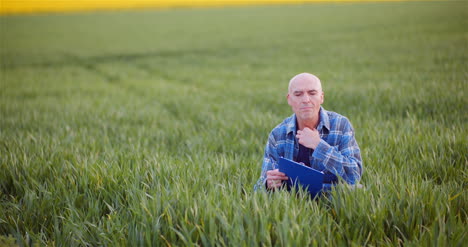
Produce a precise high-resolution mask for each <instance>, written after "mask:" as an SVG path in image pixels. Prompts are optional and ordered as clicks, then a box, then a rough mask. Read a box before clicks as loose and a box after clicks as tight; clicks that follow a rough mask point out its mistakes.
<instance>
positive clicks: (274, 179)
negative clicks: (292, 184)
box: [266, 169, 288, 190]
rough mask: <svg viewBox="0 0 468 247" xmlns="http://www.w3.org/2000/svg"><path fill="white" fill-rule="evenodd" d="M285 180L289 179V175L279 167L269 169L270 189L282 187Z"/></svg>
mask: <svg viewBox="0 0 468 247" xmlns="http://www.w3.org/2000/svg"><path fill="white" fill-rule="evenodd" d="M283 180H288V177H287V176H286V174H284V173H282V172H280V171H279V170H278V169H275V170H269V171H267V178H266V181H267V187H268V189H273V190H274V189H276V188H279V187H281V185H282V181H283Z"/></svg>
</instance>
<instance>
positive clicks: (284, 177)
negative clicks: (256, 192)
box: [267, 176, 288, 181]
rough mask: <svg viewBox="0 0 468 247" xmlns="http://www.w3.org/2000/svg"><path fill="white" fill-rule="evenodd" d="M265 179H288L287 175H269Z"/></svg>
mask: <svg viewBox="0 0 468 247" xmlns="http://www.w3.org/2000/svg"><path fill="white" fill-rule="evenodd" d="M267 180H270V181H271V180H288V177H287V176H269V177H267Z"/></svg>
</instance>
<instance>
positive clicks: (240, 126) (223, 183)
mask: <svg viewBox="0 0 468 247" xmlns="http://www.w3.org/2000/svg"><path fill="white" fill-rule="evenodd" d="M467 17H468V8H467V2H466V1H440V2H437V1H430V2H391V3H387V2H385V3H346V4H335V3H317V4H299V5H273V6H251V7H230V8H197V9H165V10H146V11H131V10H127V11H114V12H84V13H67V14H60V13H56V14H50V15H45V14H40V15H39V14H34V15H33V14H31V15H16V16H2V17H0V25H1V26H0V32H1V36H0V41H1V43H0V45H1V47H0V59H1V60H0V83H1V85H0V89H1V90H0V114H1V115H0V116H1V117H0V170H1V172H0V235H1V236H2V237H1V239H2V240H1V241H5V239H6V238H11V239H14V241H15V242H17V243H18V244H20V245H28V244H34V243H39V244H41V245H50V246H55V245H64V246H75V245H77V246H96V245H111V246H113V245H129V246H134V245H141V246H166V245H167V246H171V245H175V246H185V245H187V246H190V245H204V246H209V245H234V246H236V245H242V246H246V245H266V246H269V245H279V246H284V245H291V246H306V245H331V246H337V245H339V246H341V245H349V246H361V245H374V246H375V245H384V246H385V245H387V246H395V245H408V246H411V245H415V246H420V245H423V246H427V245H438V246H462V245H463V243H464V242H465V241H466V240H467V228H466V225H467V218H468V217H467V216H468V214H467V207H468V195H467V190H466V188H467V183H468V175H467V171H468V169H467V148H468V139H467V136H468V131H467V120H468V119H467V108H466V106H467V103H468V102H467V98H466V85H467V80H468V77H467V71H468V70H467V69H468V68H467V67H468V66H467V56H468V51H467V48H468V33H467V27H468V25H467V24H468V18H467ZM304 71H307V72H311V73H314V74H316V75H318V76H319V77H320V78H321V79H322V83H323V87H324V91H325V103H324V107H325V108H326V109H327V110H332V111H336V112H339V113H341V114H343V115H345V116H347V117H348V118H349V119H350V120H351V122H352V123H353V126H354V128H355V129H356V138H357V141H358V143H359V145H360V147H361V150H362V156H363V161H364V174H363V178H362V181H361V182H362V184H363V185H364V187H365V189H362V190H354V191H353V190H349V189H347V188H338V189H337V190H336V191H334V192H333V199H331V200H330V199H327V198H321V199H319V200H317V201H312V200H309V199H307V198H306V197H304V196H303V195H302V194H299V195H297V196H296V195H291V194H289V193H283V192H280V193H274V194H265V193H254V192H253V185H254V183H255V182H256V180H257V179H258V177H259V175H260V169H261V161H262V155H263V148H264V145H265V143H266V140H267V136H268V133H269V131H271V129H272V128H273V127H274V126H275V125H277V124H278V123H279V122H280V121H281V120H282V119H284V118H285V117H287V116H289V115H290V114H291V110H290V108H289V106H288V105H287V103H286V99H285V95H286V90H287V83H288V81H289V79H290V78H291V77H292V76H294V75H295V74H297V73H300V72H304ZM1 241H0V243H1Z"/></svg>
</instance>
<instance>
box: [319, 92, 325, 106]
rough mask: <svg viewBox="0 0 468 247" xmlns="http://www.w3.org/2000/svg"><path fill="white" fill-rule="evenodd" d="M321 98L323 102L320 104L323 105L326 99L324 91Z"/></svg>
mask: <svg viewBox="0 0 468 247" xmlns="http://www.w3.org/2000/svg"><path fill="white" fill-rule="evenodd" d="M321 98H322V101H321V102H320V104H323V101H324V99H325V93H324V92H323V91H322V97H321Z"/></svg>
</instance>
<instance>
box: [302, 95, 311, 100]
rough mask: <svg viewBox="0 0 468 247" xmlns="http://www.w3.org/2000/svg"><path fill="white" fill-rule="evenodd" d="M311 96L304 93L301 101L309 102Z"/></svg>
mask: <svg viewBox="0 0 468 247" xmlns="http://www.w3.org/2000/svg"><path fill="white" fill-rule="evenodd" d="M311 98H312V97H310V95H307V94H304V96H303V97H302V101H303V102H310V100H311Z"/></svg>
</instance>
